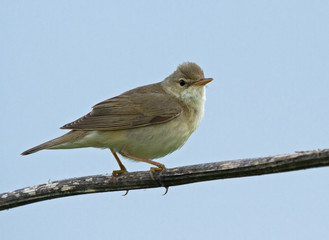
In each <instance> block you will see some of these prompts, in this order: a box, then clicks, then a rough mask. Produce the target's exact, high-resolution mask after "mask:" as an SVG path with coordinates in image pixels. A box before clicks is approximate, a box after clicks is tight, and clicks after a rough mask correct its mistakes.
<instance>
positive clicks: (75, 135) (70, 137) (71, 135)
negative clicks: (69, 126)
mask: <svg viewBox="0 0 329 240" xmlns="http://www.w3.org/2000/svg"><path fill="white" fill-rule="evenodd" d="M85 135H86V132H85V131H76V130H72V131H70V132H68V133H66V134H64V135H63V136H60V137H58V138H55V139H52V140H50V141H48V142H45V143H42V144H40V145H38V146H35V147H33V148H30V149H28V150H26V151H24V152H22V153H21V155H28V154H31V153H35V152H38V151H40V150H44V149H51V148H56V147H57V146H60V145H63V144H66V143H72V142H74V141H76V140H79V139H81V138H83V137H84V136H85ZM63 148H66V147H63Z"/></svg>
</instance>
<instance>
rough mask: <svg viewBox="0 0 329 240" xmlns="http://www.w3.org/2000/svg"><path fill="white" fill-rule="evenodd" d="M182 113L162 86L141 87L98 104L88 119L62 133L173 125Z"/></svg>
mask: <svg viewBox="0 0 329 240" xmlns="http://www.w3.org/2000/svg"><path fill="white" fill-rule="evenodd" d="M181 112H182V106H181V105H180V104H179V102H178V100H177V99H176V98H175V97H173V96H169V95H168V94H167V93H166V92H164V90H163V89H162V87H161V85H160V84H159V83H157V84H151V85H147V86H144V87H139V88H136V89H133V90H130V91H128V92H125V93H123V94H121V95H119V96H117V97H114V98H110V99H108V100H105V101H103V102H100V103H98V104H96V105H95V106H94V107H93V110H92V111H91V112H90V113H88V114H87V115H85V116H83V117H81V118H79V119H77V120H76V121H74V122H71V123H68V124H66V125H64V126H63V127H61V128H62V129H72V130H121V129H129V128H136V127H144V126H148V125H152V124H159V123H163V122H167V121H170V120H172V119H174V118H176V117H177V116H179V115H180V114H181Z"/></svg>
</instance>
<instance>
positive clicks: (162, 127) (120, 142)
mask: <svg viewBox="0 0 329 240" xmlns="http://www.w3.org/2000/svg"><path fill="white" fill-rule="evenodd" d="M195 128H196V126H195V127H194V126H191V125H187V124H186V123H182V122H181V121H180V120H179V117H178V118H176V119H173V120H171V121H169V122H167V123H162V124H156V125H151V126H146V127H140V128H135V129H127V130H117V131H90V132H89V133H88V134H87V135H86V136H85V137H84V138H82V139H80V140H78V141H76V142H73V143H67V144H64V145H62V146H58V147H56V148H81V147H96V148H111V149H112V150H114V151H115V152H119V153H120V152H121V153H128V154H130V155H134V156H137V157H142V158H147V159H155V158H160V157H164V156H166V155H167V154H169V153H172V152H173V151H175V150H177V149H179V148H180V147H182V146H183V145H184V143H185V142H186V141H187V139H188V138H189V136H190V135H191V134H192V132H193V131H194V130H195Z"/></svg>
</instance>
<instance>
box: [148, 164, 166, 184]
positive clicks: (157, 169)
mask: <svg viewBox="0 0 329 240" xmlns="http://www.w3.org/2000/svg"><path fill="white" fill-rule="evenodd" d="M165 169H167V168H166V166H165V165H163V164H161V163H157V167H151V168H150V175H151V178H152V179H153V181H155V178H154V175H153V174H154V173H155V172H158V171H163V170H165Z"/></svg>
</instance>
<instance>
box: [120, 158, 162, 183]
mask: <svg viewBox="0 0 329 240" xmlns="http://www.w3.org/2000/svg"><path fill="white" fill-rule="evenodd" d="M119 153H120V154H121V155H122V156H124V157H127V158H131V159H134V160H137V161H141V162H146V163H149V164H152V165H155V166H157V167H151V169H150V171H151V177H152V179H153V180H154V181H155V178H154V176H153V174H154V173H155V172H156V171H162V170H164V169H166V167H165V165H163V164H161V163H158V162H155V161H152V160H149V159H146V158H141V157H137V156H134V155H131V154H129V153H124V152H119Z"/></svg>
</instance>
